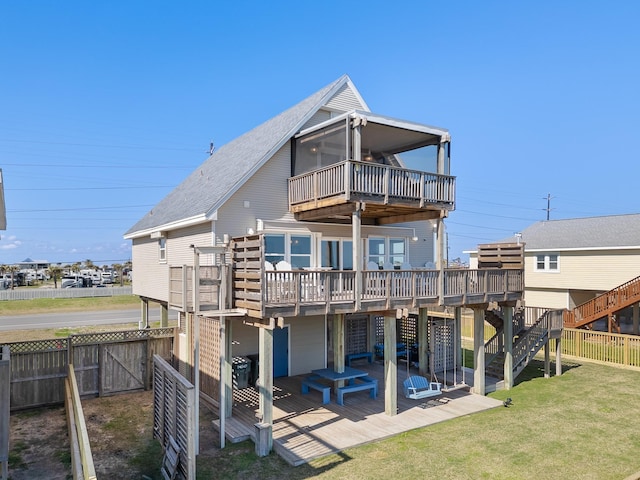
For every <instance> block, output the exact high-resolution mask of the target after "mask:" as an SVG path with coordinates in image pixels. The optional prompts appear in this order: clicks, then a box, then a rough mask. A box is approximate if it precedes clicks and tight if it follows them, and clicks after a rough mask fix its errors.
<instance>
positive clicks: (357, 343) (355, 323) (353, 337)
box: [345, 317, 369, 353]
mask: <svg viewBox="0 0 640 480" xmlns="http://www.w3.org/2000/svg"><path fill="white" fill-rule="evenodd" d="M368 324H369V322H368V321H367V317H347V318H346V325H345V327H346V337H347V339H346V341H347V344H346V346H345V347H346V348H345V349H346V352H345V353H361V352H366V351H368V350H369V348H368V342H367V330H368Z"/></svg>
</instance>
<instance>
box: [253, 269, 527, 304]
mask: <svg viewBox="0 0 640 480" xmlns="http://www.w3.org/2000/svg"><path fill="white" fill-rule="evenodd" d="M443 274H444V291H443V292H441V286H440V283H441V282H440V272H439V271H438V270H425V269H422V270H374V271H363V272H362V295H361V301H362V302H363V303H364V304H366V303H367V302H371V301H378V302H380V301H383V302H384V301H386V302H387V304H389V302H390V301H391V300H393V302H394V303H396V304H399V303H402V302H403V301H404V304H405V305H407V306H416V305H420V304H425V303H429V304H438V303H439V301H440V300H442V301H443V302H444V303H445V304H446V303H450V304H460V303H461V302H464V301H465V300H466V299H469V298H471V297H472V296H475V297H476V298H477V299H483V298H485V297H486V296H487V295H504V294H507V293H519V292H522V291H523V289H524V284H523V280H522V279H523V277H522V272H518V271H515V270H495V271H492V270H484V271H480V272H479V271H478V270H466V269H465V270H458V269H455V270H454V269H452V270H445V271H444V272H443ZM355 283H356V275H355V272H353V271H313V272H312V271H304V270H294V271H286V272H281V271H277V272H264V281H263V286H264V288H263V304H264V306H266V307H278V306H281V305H290V304H299V305H306V304H314V303H325V304H327V305H331V304H336V303H344V302H353V301H355V300H356V299H355V290H356V289H355ZM448 300H451V301H450V302H447V301H448Z"/></svg>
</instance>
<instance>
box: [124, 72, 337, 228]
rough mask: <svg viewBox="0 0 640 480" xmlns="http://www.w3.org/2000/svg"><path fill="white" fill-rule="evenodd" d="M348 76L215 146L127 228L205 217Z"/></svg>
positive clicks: (266, 158)
mask: <svg viewBox="0 0 640 480" xmlns="http://www.w3.org/2000/svg"><path fill="white" fill-rule="evenodd" d="M348 81H349V77H348V76H347V75H343V76H342V77H340V78H339V79H338V80H336V81H334V82H333V83H331V84H329V85H327V86H326V87H324V88H322V89H321V90H319V91H317V92H316V93H314V94H313V95H311V96H309V97H307V98H306V99H304V100H303V101H301V102H300V103H298V104H297V105H294V106H293V107H291V108H289V109H288V110H285V111H284V112H282V113H281V114H279V115H277V116H275V117H273V118H272V119H270V120H267V121H266V122H264V123H263V124H261V125H259V126H258V127H256V128H254V129H253V130H250V131H249V132H247V133H245V134H244V135H241V136H240V137H238V138H236V139H235V140H232V141H231V142H229V143H227V144H226V145H224V146H222V147H221V148H219V149H218V150H216V151H215V152H214V153H213V155H211V156H210V157H209V158H208V159H207V160H205V161H204V163H203V164H202V165H200V166H199V167H198V168H196V169H195V170H194V171H193V172H192V173H191V174H190V175H189V176H188V177H187V178H186V179H185V180H184V181H183V182H182V183H181V184H180V185H178V186H177V187H176V188H175V189H174V190H173V191H171V192H170V193H169V194H168V195H167V196H166V197H165V198H164V199H162V200H161V201H160V202H159V203H158V204H157V205H156V206H155V207H153V209H151V210H150V211H149V212H148V213H147V214H146V215H145V216H144V217H143V218H142V219H140V220H139V221H138V222H137V223H136V224H135V225H133V226H132V227H131V228H130V229H129V230H128V231H127V232H126V233H125V236H126V235H132V234H135V233H136V232H141V231H149V230H151V229H153V228H156V227H161V226H163V225H167V224H171V223H174V222H180V221H183V220H186V219H190V218H194V217H199V216H205V215H207V214H209V213H210V212H212V211H213V210H214V209H216V208H218V207H219V204H220V203H221V202H222V201H223V200H224V199H225V198H226V197H227V196H228V195H229V194H230V193H231V192H233V191H234V190H235V189H236V188H238V187H239V186H240V185H241V184H242V183H243V181H244V179H245V177H246V176H247V175H248V174H249V173H250V172H252V171H254V170H256V169H257V168H259V167H260V166H261V165H262V164H263V163H264V162H265V161H266V160H268V158H269V156H270V155H272V154H273V153H275V152H274V149H276V148H279V147H280V146H281V145H283V144H284V142H286V141H288V140H289V139H290V138H291V136H292V135H293V134H294V133H295V132H296V131H297V130H298V129H299V128H300V127H301V126H302V124H303V123H304V122H305V121H306V120H307V119H308V117H309V116H310V115H311V114H313V113H315V111H316V110H317V109H318V108H320V107H321V106H322V104H323V103H324V102H326V101H327V100H328V98H330V96H331V95H333V94H334V93H335V92H336V91H337V90H338V89H339V88H340V87H341V86H342V85H344V84H345V83H346V82H348Z"/></svg>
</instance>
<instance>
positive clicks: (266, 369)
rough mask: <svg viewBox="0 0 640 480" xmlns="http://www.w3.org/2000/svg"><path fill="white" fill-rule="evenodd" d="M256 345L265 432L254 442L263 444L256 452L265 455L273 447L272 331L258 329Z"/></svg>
mask: <svg viewBox="0 0 640 480" xmlns="http://www.w3.org/2000/svg"><path fill="white" fill-rule="evenodd" d="M258 332H259V333H258V337H259V339H258V343H259V344H260V345H259V354H260V357H259V358H260V366H259V367H258V375H259V376H260V381H259V386H258V394H259V397H260V415H261V417H262V418H261V421H260V422H259V424H260V425H261V427H260V429H261V430H266V432H265V433H264V434H263V435H261V436H259V437H258V438H256V442H263V443H262V444H260V445H256V452H260V454H263V455H267V454H268V453H269V452H270V451H271V448H272V447H273V432H272V429H271V428H267V426H269V427H271V426H272V424H273V330H271V329H270V328H267V327H260V328H259V329H258Z"/></svg>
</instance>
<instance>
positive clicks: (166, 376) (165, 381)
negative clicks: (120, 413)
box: [153, 355, 198, 480]
mask: <svg viewBox="0 0 640 480" xmlns="http://www.w3.org/2000/svg"><path fill="white" fill-rule="evenodd" d="M195 404H196V398H195V388H194V386H193V385H192V384H191V383H189V382H188V381H187V380H186V379H185V378H184V377H183V376H182V375H180V373H179V372H178V371H177V370H175V369H174V368H173V367H172V366H171V365H169V364H168V363H167V362H166V361H164V360H163V359H162V358H161V357H159V356H158V355H155V356H154V357H153V436H154V438H156V439H158V441H160V443H161V444H162V447H163V449H165V450H166V448H167V446H168V445H169V442H170V437H172V438H173V440H174V441H175V442H176V443H177V444H178V447H180V463H179V464H178V471H177V477H176V478H180V479H183V480H194V479H195V478H196V443H195V436H196V435H198V432H197V430H196V423H195V420H196V418H195V415H196V414H197V412H196V411H195Z"/></svg>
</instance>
